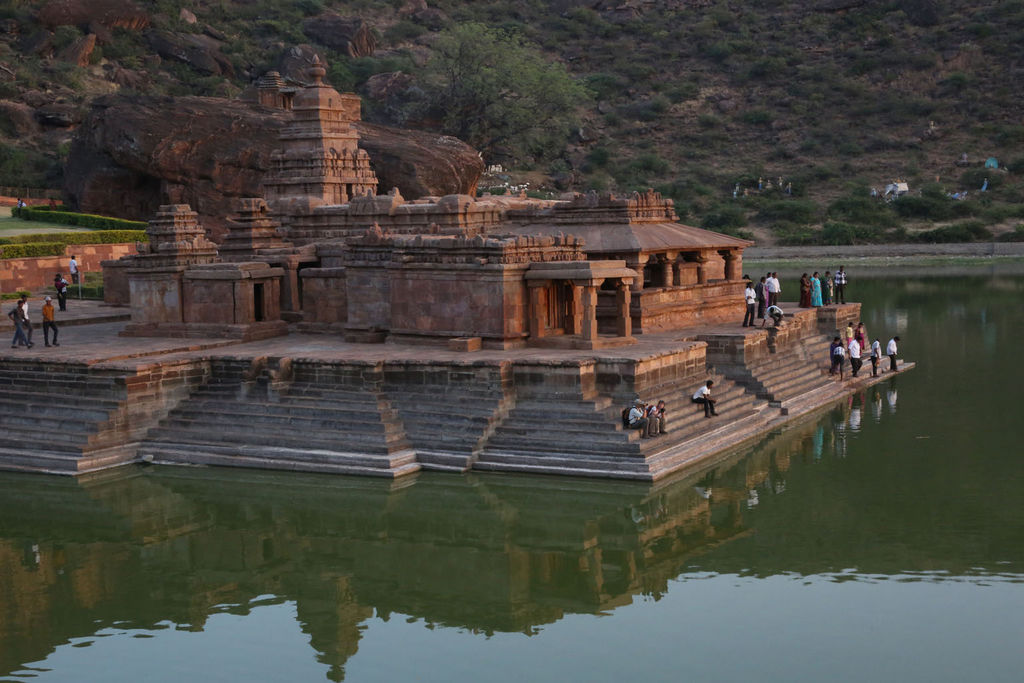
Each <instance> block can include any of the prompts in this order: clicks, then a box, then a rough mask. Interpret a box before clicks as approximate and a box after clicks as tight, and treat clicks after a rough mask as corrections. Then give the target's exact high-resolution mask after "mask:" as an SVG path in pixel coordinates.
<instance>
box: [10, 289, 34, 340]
mask: <svg viewBox="0 0 1024 683" xmlns="http://www.w3.org/2000/svg"><path fill="white" fill-rule="evenodd" d="M24 308H25V302H24V301H22V300H21V299H18V303H17V304H15V305H14V308H12V309H11V310H10V311H9V312H8V313H7V317H8V318H10V319H11V320H12V321H13V322H14V339H12V340H11V348H12V349H16V348H18V345H19V344H23V345H24V346H25V347H26V348H29V349H31V348H32V342H30V341H29V340H28V339H27V338H26V337H25V311H24Z"/></svg>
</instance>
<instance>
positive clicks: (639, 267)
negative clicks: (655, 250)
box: [626, 254, 650, 292]
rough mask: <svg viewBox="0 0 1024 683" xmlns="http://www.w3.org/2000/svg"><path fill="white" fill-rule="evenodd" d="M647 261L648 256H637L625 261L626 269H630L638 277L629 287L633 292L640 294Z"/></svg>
mask: <svg viewBox="0 0 1024 683" xmlns="http://www.w3.org/2000/svg"><path fill="white" fill-rule="evenodd" d="M648 259H650V255H648V254H637V255H636V256H635V257H629V258H627V259H626V267H627V268H632V269H633V270H635V271H636V272H637V273H638V277H637V278H636V279H634V280H633V284H632V285H630V287H629V288H630V289H631V290H633V291H634V292H642V291H643V289H644V266H645V265H647V260H648Z"/></svg>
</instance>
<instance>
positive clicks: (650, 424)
mask: <svg viewBox="0 0 1024 683" xmlns="http://www.w3.org/2000/svg"><path fill="white" fill-rule="evenodd" d="M713 386H715V382H714V380H710V379H709V380H708V381H706V382H705V383H704V384H702V385H701V386H700V388H699V389H697V391H696V392H695V393H694V394H693V397H692V398H691V399H690V401H691V402H692V403H696V404H698V405H701V406H703V407H704V417H706V418H711V417H712V416H717V415H718V411H716V410H715V405H716V403H717V402H718V401H717V399H714V398H712V397H711V387H713ZM622 426H623V427H625V428H627V429H638V430H640V436H641V437H642V438H650V437H653V436H660V435H661V434H668V428H667V414H666V411H665V402H664V401H658V402H657V403H644V401H643V400H642V399H639V398H638V399H636V400H635V401H633V406H632V407H631V408H628V409H626V410H623V411H622Z"/></svg>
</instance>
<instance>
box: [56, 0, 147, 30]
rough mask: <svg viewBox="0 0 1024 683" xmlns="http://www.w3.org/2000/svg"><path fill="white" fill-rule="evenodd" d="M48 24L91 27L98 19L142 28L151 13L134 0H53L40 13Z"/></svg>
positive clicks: (111, 24) (105, 23) (104, 24)
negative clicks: (147, 12) (146, 11)
mask: <svg viewBox="0 0 1024 683" xmlns="http://www.w3.org/2000/svg"><path fill="white" fill-rule="evenodd" d="M37 19H38V20H39V23H40V24H42V25H43V26H46V27H48V28H51V29H52V28H56V27H57V26H78V27H80V28H83V29H84V28H87V27H88V26H89V24H90V23H94V22H95V23H97V24H101V25H103V26H107V27H110V28H113V27H115V26H117V27H120V28H126V29H130V30H134V31H138V30H141V29H144V28H146V27H147V26H149V15H147V14H146V13H145V12H144V11H143V10H142V9H141V8H140V7H139V6H138V5H136V4H135V3H134V2H132V0H50V2H48V3H46V4H45V5H43V7H42V9H40V10H39V14H38V16H37Z"/></svg>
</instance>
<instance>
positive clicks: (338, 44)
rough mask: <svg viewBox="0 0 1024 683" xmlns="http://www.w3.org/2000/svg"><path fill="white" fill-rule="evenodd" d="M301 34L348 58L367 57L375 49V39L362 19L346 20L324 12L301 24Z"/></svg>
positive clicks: (332, 13)
mask: <svg viewBox="0 0 1024 683" xmlns="http://www.w3.org/2000/svg"><path fill="white" fill-rule="evenodd" d="M302 32H303V33H305V34H306V35H307V36H309V38H310V39H311V40H314V41H316V42H318V43H320V44H321V45H324V46H326V47H329V48H331V49H332V50H337V51H338V52H341V53H343V54H347V55H348V56H349V57H369V56H370V55H372V54H373V51H374V50H376V49H377V38H376V36H374V34H373V31H372V30H371V28H370V26H369V25H368V24H367V23H366V22H365V21H363V20H362V19H347V18H345V17H342V16H339V15H337V14H335V13H334V12H324V13H323V14H320V15H318V16H315V17H310V18H309V19H306V21H304V22H302Z"/></svg>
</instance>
